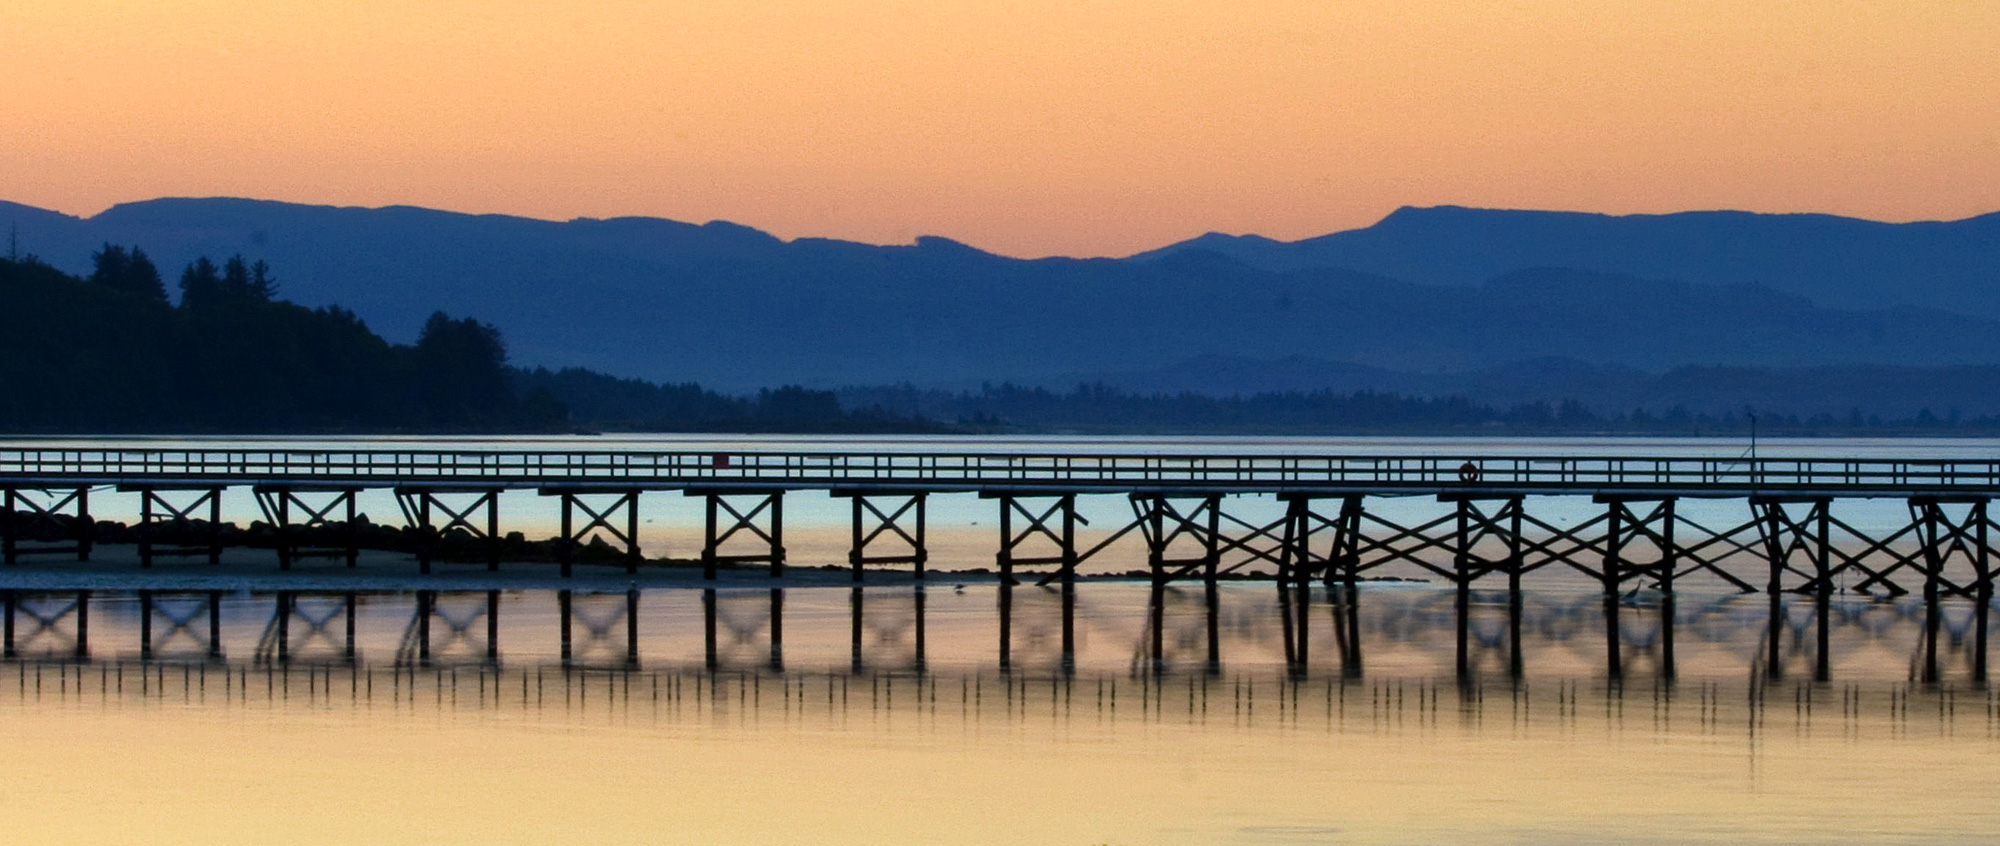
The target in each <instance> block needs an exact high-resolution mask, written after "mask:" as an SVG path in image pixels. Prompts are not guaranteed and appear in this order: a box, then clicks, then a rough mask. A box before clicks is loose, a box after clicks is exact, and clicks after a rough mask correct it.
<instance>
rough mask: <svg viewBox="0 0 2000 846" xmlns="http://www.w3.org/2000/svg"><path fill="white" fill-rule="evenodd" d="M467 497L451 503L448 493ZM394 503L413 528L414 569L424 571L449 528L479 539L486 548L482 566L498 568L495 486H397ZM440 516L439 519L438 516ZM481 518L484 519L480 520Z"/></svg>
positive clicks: (498, 542) (497, 523)
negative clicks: (471, 487) (467, 499)
mask: <svg viewBox="0 0 2000 846" xmlns="http://www.w3.org/2000/svg"><path fill="white" fill-rule="evenodd" d="M454 494H457V495H460V496H461V497H463V496H470V497H471V499H470V500H469V501H463V502H460V503H459V504H456V505H455V504H453V503H452V502H451V501H450V500H448V499H446V497H447V496H450V495H454ZM396 503H397V504H398V505H400V506H402V509H403V520H404V522H405V523H406V524H407V525H408V526H409V527H410V528H412V529H415V530H416V531H417V535H418V537H417V568H418V572H420V573H426V574H428V573H429V572H430V571H431V562H432V561H433V560H435V559H436V557H437V553H438V547H439V546H440V544H441V543H442V542H443V541H444V539H445V538H446V537H447V536H449V535H450V534H451V533H452V532H453V531H459V532H462V533H464V535H465V536H468V537H470V538H472V539H473V540H476V541H479V542H481V543H482V544H483V545H484V546H485V549H486V569H487V570H488V571H489V572H491V571H498V570H499V569H500V492H499V491H498V490H495V489H449V488H430V487H422V488H415V487H401V488H397V489H396ZM440 517H442V520H440V519H439V518H440ZM481 517H484V519H480V518H481Z"/></svg>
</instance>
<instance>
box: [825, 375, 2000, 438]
mask: <svg viewBox="0 0 2000 846" xmlns="http://www.w3.org/2000/svg"><path fill="white" fill-rule="evenodd" d="M839 394H840V398H841V401H842V402H843V403H845V404H847V405H848V406H849V407H866V408H871V409H875V410H876V412H877V413H880V414H886V415H902V416H908V417H917V418H924V419H930V420H937V421H948V422H949V424H950V425H953V426H955V427H957V428H959V429H960V430H962V431H975V432H1016V433H1037V432H1051V431H1060V432H1078V433H1104V434H1112V433H1158V434H1175V433H1187V434H1324V435H1335V434H1342V435H1407V434H1430V435H1464V436H1474V435H1548V434H1570V435H1579V434H1580V435H1589V434H1633V435H1690V436H1702V435H1726V436H1737V435H1747V434H1749V433H1750V432H1751V430H1752V429H1753V428H1755V429H1756V430H1757V431H1758V432H1759V433H1761V434H1765V435H1772V436H1786V435H1794V436H1846V435H2000V417H1995V416H1990V415H1981V416H1966V415H1961V414H1959V413H1958V412H1957V411H1954V410H1949V409H1947V410H1946V411H1945V412H1944V413H1942V414H1939V413H1936V412H1933V411H1931V410H1929V409H1922V410H1919V411H1918V412H1917V413H1916V414H1914V415H1911V416H1909V417H1905V418H1891V419H1885V418H1883V417H1882V416H1880V415H1864V414H1862V413H1861V412H1859V411H1851V412H1849V413H1848V414H1844V415H1834V414H1812V415H1801V414H1794V413H1783V412H1774V411H1759V410H1757V409H1755V408H1752V407H1747V406H1746V407H1744V408H1742V409H1739V410H1733V411H1723V412H1695V411H1690V410H1689V409H1688V408H1687V407H1686V406H1682V405H1675V406H1673V407H1670V408H1667V409H1665V410H1661V411H1649V410H1647V409H1644V408H1635V409H1632V410H1630V411H1626V412H1617V413H1604V412H1600V411H1596V410H1593V409H1592V408H1591V407H1590V406H1588V405H1586V404H1584V403H1582V402H1580V401H1577V400H1574V399H1566V400H1559V401H1555V402H1548V401H1536V402H1524V403H1518V404H1514V405H1510V406H1495V405H1488V404H1482V403H1477V402H1474V401H1472V400H1470V399H1467V398H1465V397H1463V396H1446V397H1422V396H1409V395H1403V394H1397V393H1392V392H1382V391H1371V390H1361V391H1353V392H1343V391H1333V390H1320V391H1281V392H1268V393H1257V394H1250V395H1243V396H1229V397H1215V396H1208V395H1205V394H1196V393H1133V392H1127V391H1123V390H1120V389H1118V388H1115V387H1112V386H1108V385H1104V384H1101V383H1086V384H1080V385H1077V386H1076V387H1074V388H1072V389H1070V390H1068V391H1056V390H1050V389H1048V388H1045V387H1035V386H1022V385H1014V384H1010V383H1003V384H1000V385H991V384H988V385H982V386H981V387H980V388H979V389H978V390H968V391H945V390H934V389H921V388H916V387H913V386H910V385H894V386H881V387H850V388H844V389H842V390H841V391H839Z"/></svg>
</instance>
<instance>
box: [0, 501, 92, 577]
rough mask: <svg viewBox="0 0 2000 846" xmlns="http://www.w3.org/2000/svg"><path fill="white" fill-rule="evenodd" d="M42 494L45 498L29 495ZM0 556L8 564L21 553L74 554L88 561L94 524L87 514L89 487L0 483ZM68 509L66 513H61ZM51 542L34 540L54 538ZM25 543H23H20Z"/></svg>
mask: <svg viewBox="0 0 2000 846" xmlns="http://www.w3.org/2000/svg"><path fill="white" fill-rule="evenodd" d="M28 491H35V492H37V493H40V494H42V495H43V498H44V499H46V501H42V500H38V499H37V498H36V497H33V496H29V495H28ZM0 501H4V506H5V507H4V508H0V557H4V560H5V561H6V563H7V564H8V565H9V566H12V565H14V564H17V563H19V562H20V559H21V556H24V555H75V556H76V560H78V561H89V560H90V549H91V544H92V541H93V533H94V530H95V529H96V524H95V523H93V522H92V521H91V517H90V488H89V487H88V486H84V485H74V486H68V487H63V486H51V487H32V488H31V487H23V486H17V485H5V486H0ZM64 512H69V513H64ZM57 539H60V540H59V542H58V543H56V544H54V545H50V544H46V543H44V544H40V545H35V543H34V542H36V541H45V540H57ZM24 542H26V545H24Z"/></svg>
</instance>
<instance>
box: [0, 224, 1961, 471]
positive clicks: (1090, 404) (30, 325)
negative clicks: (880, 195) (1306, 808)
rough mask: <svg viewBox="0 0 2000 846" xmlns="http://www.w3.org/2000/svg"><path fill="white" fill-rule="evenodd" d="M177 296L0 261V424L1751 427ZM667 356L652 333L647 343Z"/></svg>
mask: <svg viewBox="0 0 2000 846" xmlns="http://www.w3.org/2000/svg"><path fill="white" fill-rule="evenodd" d="M177 287H178V291H179V298H178V302H175V301H174V300H173V299H172V298H170V297H169V295H168V289H167V285H166V283H165V281H164V278H163V276H162V274H161V272H160V270H159V268H158V267H156V266H155V265H154V263H153V262H152V260H151V259H150V258H149V257H148V256H147V254H146V253H145V251H144V250H142V249H140V248H137V247H132V248H127V247H122V246H116V245H110V244H106V245H104V247H103V248H102V249H101V250H99V251H96V252H95V253H94V254H93V271H92V273H90V274H89V275H88V276H76V275H71V274H67V273H64V272H62V271H60V270H57V269H55V268H54V267H52V266H50V265H48V264H47V263H45V262H43V261H41V260H39V259H37V258H35V257H33V256H9V257H7V258H0V431H4V432H9V433H16V434H34V433H64V434H117V433H150V434H181V433H206V432H214V433H257V432H264V433H356V434H366V433H395V432H409V433H415V432H423V433H528V432H570V431H578V430H588V431H608V430H616V431H658V432H696V431H708V432H798V433H940V432H1047V431H1064V432H1101V433H1121V432H1129V433H1181V432H1185V433H1267V434H1277V433H1300V434H1322V433H1327V434H1330V433H1355V434H1391V433H1438V434H1502V433H1505V434H1541V433H1550V434H1553V433H1573V434H1581V433H1605V432H1618V433H1642V434H1711V433H1713V434H1724V433H1740V432H1743V431H1746V430H1747V429H1748V428H1749V427H1750V426H1751V420H1752V418H1751V414H1752V412H1751V410H1750V409H1747V408H1746V409H1744V411H1743V412H1742V413H1723V414H1712V413H1700V414H1697V413H1690V412H1688V411H1687V410H1686V409H1685V408H1681V407H1675V408H1668V409H1659V410H1647V409H1635V410H1633V411H1630V412H1623V413H1616V414H1605V413H1602V412H1600V411H1595V410H1593V409H1591V408H1590V407H1588V406H1586V405H1585V404H1583V403H1581V402H1578V401H1575V400H1562V399H1554V400H1537V401H1528V402H1522V403H1519V404H1516V405H1513V406H1510V407H1504V408H1502V407H1495V406H1492V405H1485V404H1480V403H1476V402H1473V401H1471V400H1468V399H1465V398H1464V397H1460V396H1443V397H1417V396H1404V395H1399V394H1395V393H1386V392H1378V391H1366V390H1364V391H1357V392H1352V393H1347V392H1339V391H1333V390H1322V391H1282V392H1269V393H1257V394H1251V395H1247V396H1228V397H1216V396H1206V395H1200V394H1194V393H1152V394H1146V393H1136V392H1128V391H1123V390H1119V389H1115V388H1110V387H1106V386H1103V385H1097V384H1083V385H1079V386H1078V387H1076V388H1075V389H1073V390H1069V391H1053V390H1049V389H1047V388H1044V387H1024V386H1018V385H1013V384H1002V385H999V386H993V385H986V386H982V387H981V388H980V389H978V390H965V391H946V390H936V389H919V388H915V387H912V386H909V385H892V386H878V387H866V386H862V387H850V388H844V389H841V390H839V391H823V390H809V389H806V388H802V387H797V386H786V387H779V388H774V389H765V390H761V391H758V392H757V393H756V394H754V395H747V396H730V395H725V394H721V393H718V392H715V391H711V390H706V389H704V388H702V387H701V386H700V385H698V384H694V383H685V384H656V383H652V382H647V381H643V380H638V379H627V378H619V377H616V376H611V375H606V374H603V373H598V372H594V371H590V370H583V369H577V368H567V369H562V370H558V371H551V370H548V369H546V368H540V367H537V368H535V369H532V370H529V369H524V368H518V367H512V366H510V365H509V364H508V362H507V352H506V344H505V342H504V341H503V339H502V337H501V334H500V331H499V330H498V329H496V328H494V327H493V326H490V325H487V324H484V323H481V322H479V321H478V320H476V319H473V318H470V317H466V318H453V317H450V316H448V315H446V314H444V313H443V312H436V313H433V314H432V315H431V317H430V318H429V320H428V321H426V322H425V323H424V325H423V328H422V332H421V334H420V336H419V337H418V339H417V341H416V343H415V344H413V345H408V346H406V345H401V344H393V343H390V342H388V341H386V340H384V339H383V338H381V337H380V336H378V335H376V334H375V333H374V332H372V331H370V330H369V328H368V327H367V326H366V325H365V324H364V323H363V322H362V321H361V320H360V319H359V318H358V317H357V316H356V315H355V314H354V313H353V312H351V311H348V310H345V309H342V308H340V307H337V306H327V307H322V308H317V309H311V308H306V307H303V306H299V305H295V304H292V303H289V302H285V301H283V300H282V299H279V298H278V293H279V291H280V289H281V284H280V280H279V277H277V276H276V275H275V274H274V272H273V271H272V269H271V268H270V267H268V266H267V265H266V264H265V263H264V262H262V261H257V262H246V261H245V260H244V259H243V258H242V257H241V256H235V257H231V258H228V259H226V260H224V261H223V262H222V263H221V264H219V265H218V264H217V263H215V262H214V261H212V260H210V259H209V258H206V257H204V258H201V259H199V260H197V261H194V262H192V263H190V264H188V265H187V266H186V267H185V268H183V269H182V270H181V271H180V274H179V278H178V286H177ZM672 342H673V341H672V338H671V334H670V333H663V338H662V341H661V343H667V344H671V343H672ZM1718 373H1719V374H1720V375H1723V376H1726V377H1727V378H1731V379H1735V380H1742V379H1744V378H1746V376H1747V377H1748V378H1755V377H1756V376H1757V375H1758V374H1757V373H1754V372H1748V371H1747V370H1746V369H1743V368H1734V369H1729V370H1728V371H1727V372H1726V373H1723V372H1722V371H1720V370H1718ZM1758 424H1759V425H1761V426H1762V427H1763V431H1765V432H1767V433H1770V434H1787V433H1789V434H1824V435H1845V434H2000V418H1995V417H1990V416H1980V417H1961V416H1960V415H1958V414H1957V413H1956V412H1952V411H1950V410H1949V409H1947V410H1945V411H1944V413H1943V414H1939V413H1933V412H1932V411H1930V410H1928V409H1925V410H1923V411H1920V412H1919V413H1917V414H1916V415H1914V416H1912V417H1909V418H1905V419H1883V418H1881V417H1880V416H1873V415H1863V414H1861V413H1859V412H1858V411H1857V412H1855V413H1852V414H1848V415H1830V414H1819V415H1814V416H1810V417H1802V416H1799V415H1787V414H1784V413H1782V412H1770V411H1767V412H1765V413H1763V414H1761V415H1759V418H1758Z"/></svg>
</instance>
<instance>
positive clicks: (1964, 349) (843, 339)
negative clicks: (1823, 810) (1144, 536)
mask: <svg viewBox="0 0 2000 846" xmlns="http://www.w3.org/2000/svg"><path fill="white" fill-rule="evenodd" d="M0 226H11V227H12V228H13V229H15V230H17V231H18V234H19V243H20V248H21V249H22V250H23V251H25V252H31V253H35V254H38V255H40V256H41V257H43V258H44V259H46V260H48V261H50V262H51V263H53V264H55V265H56V266H58V267H60V268H62V269H65V270H69V271H73V272H85V271H87V270H88V267H89V255H90V252H91V251H92V250H94V249H96V248H98V246H99V245H101V244H103V243H105V242H112V243H118V244H129V245H138V246H141V247H143V248H145V249H146V250H147V251H149V252H150V253H151V254H152V255H153V256H154V258H155V259H156V260H157V261H158V263H159V264H160V266H161V268H162V269H163V271H165V272H166V274H167V275H168V277H169V285H170V286H171V284H172V280H173V278H174V277H175V276H177V274H178V269H179V268H180V267H181V266H182V265H183V264H185V263H186V262H188V261H190V260H192V259H193V258H195V257H196V256H198V255H209V256H211V257H215V258H218V259H220V258H222V257H226V256H228V255H231V254H236V253H241V254H243V255H244V256H246V257H247V258H250V259H252V260H255V259H264V260H267V261H269V262H270V264H271V266H272V267H273V268H274V269H275V271H276V273H277V276H278V281H279V284H280V290H279V294H280V296H282V297H284V298H286V299H290V300H292V301H295V302H299V303H302V304H306V305H324V304H339V305H343V306H346V307H348V308H351V309H353V310H354V311H355V312H357V313H358V314H359V315H360V316H361V317H362V318H363V319H365V320H366V321H367V322H368V323H369V325H370V326H371V327H373V328H374V329H376V330H377V331H380V332H382V333H383V334H384V335H386V336H387V337H389V338H390V339H392V340H398V341H408V340H411V339H413V338H414V337H415V335H416V331H417V327H418V326H419V325H420V324H421V322H422V321H423V320H424V318H425V317H426V316H428V315H429V314H430V313H431V312H432V311H433V310H436V309H443V310H445V311H448V312H450V313H451V314H453V315H455V316H464V315H470V316H475V317H478V318H479V319H481V320H484V321H487V322H490V323H493V324H495V325H497V326H499V327H500V328H501V329H502V330H503V331H504V332H505V334H506V337H507V339H508V341H509V344H510V347H511V350H512V353H513V361H514V362H515V363H517V364H522V365H528V366H534V365H547V366H550V367H561V366H572V365H573V366H582V367H589V368H592V369H595V370H599V371H602V372H605V373H611V374H616V375H620V376H635V377H641V378H647V379H653V380H661V381H673V382H682V381H699V382H701V383H702V384H704V385H707V386H710V387H715V388H721V389H726V390H743V389H751V388H757V387H763V386H770V385H777V384H784V383H801V384H805V385H809V386H817V387H837V386H843V385H855V384H880V383H900V382H909V383H913V384H918V385H962V384H967V383H976V382H977V381H979V380H994V381H998V380H1004V379H1026V378H1031V377H1039V376H1047V375H1048V374H1076V373H1136V372H1143V371H1147V370H1152V369H1158V368H1162V367H1167V366H1169V365H1172V364H1174V363H1177V362H1183V361H1187V360H1190V359H1202V358H1203V357H1212V358H1214V359H1216V360H1223V359H1231V360H1239V361H1262V362H1277V361H1283V360H1286V359H1288V358H1291V357H1303V358H1309V359H1313V360H1318V361H1338V362H1345V363H1346V365H1347V366H1349V367H1352V368H1359V369H1360V371H1363V372H1368V371H1381V372H1393V373H1402V374H1412V373H1415V374H1438V373H1447V374H1448V373H1473V372H1484V371H1487V370H1490V369H1491V368H1493V367H1494V366H1495V365H1497V364H1501V363H1506V362H1517V361H1523V360H1535V359H1551V358H1556V359H1566V360H1570V361H1574V362H1579V363H1581V364H1583V365H1585V366H1587V367H1591V368H1614V369H1617V368H1622V369H1627V370H1635V371H1644V372H1650V373H1661V372H1665V371H1667V370H1670V369H1673V368H1677V367H1686V366H1694V365H1707V366H1713V365H1728V366H1788V367H1820V366H1832V365H1841V366H1848V365H1855V366H1862V365H1866V366H1895V367H1935V366H1958V365H1985V364H1993V363H2000V305H1996V304H1995V303H1994V302H1993V301H1994V300H1996V298H2000V285H1995V284H1993V279H1992V274H1993V272H1994V268H1995V263H1994V261H1993V258H1992V256H1993V252H1992V251H1993V250H1994V249H1995V247H1994V246H1993V245H1994V243H1995V242H1996V239H1994V238H1992V237H1989V236H1990V234H1991V233H1992V232H1993V231H1994V230H1995V229H1996V228H2000V218H1994V217H1991V216H1989V217H1987V218H1978V219H1975V220H1972V221H1962V222H1959V223H1952V224H1910V225H1900V226H1892V225H1888V224H1875V223H1867V222H1865V221H1850V220H1842V219H1839V218H1821V217H1778V218H1772V217H1768V216H1759V215H1740V214H1728V213H1717V214H1697V215H1685V216H1683V215H1672V216H1666V217H1662V218H1604V217H1600V216H1593V215H1563V214H1546V213H1530V212H1479V211H1472V210H1463V209H1459V210H1449V209H1447V210H1411V211H1406V212H1399V213H1398V214H1396V215H1392V216H1391V217H1390V219H1388V220H1385V221H1384V222H1383V223H1382V224H1378V225H1377V226H1376V227H1371V228H1370V229H1367V230H1358V231H1356V232H1350V233H1340V234H1337V235H1331V236H1326V238H1323V239H1314V240H1313V241H1306V242H1299V243H1297V244H1290V245H1285V244H1277V243H1275V242H1267V241H1259V240H1254V239H1224V238H1207V239H1201V240H1200V241H1199V242H1198V244H1195V245H1182V246H1181V247H1179V248H1177V249H1170V250H1168V251H1165V252H1163V253H1160V254H1157V255H1149V256H1145V257H1142V258H1138V259H1135V260H1118V259H1066V258H1053V259H1039V260H1018V259H1011V258H1004V257H1000V256H995V255H991V254H988V253H984V252H981V251H979V250H976V249H973V248H970V247H967V246H965V245H963V244H958V243H956V242H952V241H949V240H945V239H940V238H923V239H919V240H918V241H917V243H915V244H912V245H904V246H876V245H869V244H859V243H852V242H845V241H834V240H823V239H799V240H794V241H783V240H780V239H777V238H774V237H772V236H770V235H768V234H765V233H762V232H759V231H756V230H753V229H749V228H747V227H742V226H738V225H734V224H729V223H720V222H717V223H708V224H702V225H695V224H688V223H679V222H675V221H668V220H658V219H650V218H626V219H614V220H588V219H585V220H574V221H568V222H551V221H540V220H530V219H525V218H516V217H505V216H491V215H466V214H456V213H450V212H441V211H431V210H425V209H416V208H402V207H394V208H383V209H360V208H333V207H325V206H303V205H293V204H286V203H275V202H263V201H251V200H232V199H209V200H191V199H170V200H154V201H148V202H142V203H132V204H127V205H122V206H118V207H116V208H113V209H111V210H108V211H106V212H104V213H103V214H100V215H97V216H96V217H93V218H89V219H79V218H74V217H68V216H64V215H59V214H55V213H51V212H47V211H42V210H38V209H31V208H27V207H23V206H15V205H8V204H0ZM1731 227H1738V228H1737V229H1733V230H1732V229H1731ZM1732 232H1733V233H1734V234H1731V233H1732ZM1565 233H1569V234H1565ZM1663 233H1665V234H1663ZM1675 233H1679V234H1675ZM1702 233H1707V234H1705V235H1704V234H1702ZM1981 233H1988V234H1984V235H1983V234H1981ZM1621 238H1624V239H1626V240H1627V241H1629V247H1626V246H1620V245H1621V243H1625V242H1621V241H1620V239H1621ZM1702 238H1706V239H1708V240H1706V241H1701V239H1702ZM1689 239H1694V240H1692V241H1691V240H1689ZM1697 241H1699V242H1700V243H1702V244H1708V246H1706V247H1702V246H1699V245H1698V244H1696V242H1697ZM1691 244H1694V246H1690V245H1691ZM1815 244H1817V245H1818V246H1817V247H1816V248H1815V247H1814V246H1813V245H1815ZM1871 244H1872V245H1875V246H1873V247H1870V246H1869V245H1871ZM1482 245H1484V246H1482ZM1196 247H1199V248H1198V249H1197V248H1196ZM1871 250H1872V251H1871ZM1621 256H1623V257H1624V262H1625V263H1624V264H1622V265H1620V264H1619V263H1618V262H1617V261H1614V259H1619V258H1620V257H1621ZM1703 256H1706V258H1703ZM1785 257H1791V258H1785ZM1982 257H1983V258H1982ZM1794 259H1795V260H1796V262H1797V263H1798V266H1797V267H1794V266H1793V264H1792V261H1793V260H1794ZM1899 262H1901V263H1902V266H1904V267H1906V268H1907V270H1906V271H1905V272H1901V273H1900V274H1891V273H1890V270H1889V269H1890V268H1893V267H1896V266H1898V263H1899ZM1614 265H1615V266H1614ZM1802 268H1803V269H1802ZM1841 268H1847V269H1848V271H1850V272H1846V275H1841V274H1840V273H1836V272H1835V271H1836V270H1840V269H1841ZM1982 274H1983V275H1982ZM1891 275H1894V278H1895V280H1896V284H1890V283H1889V282H1888V281H1885V280H1886V279H1888V278H1889V276H1891ZM1815 286H1817V287H1815ZM1974 294H1977V296H1974ZM1238 378H1241V379H1243V380H1246V381H1249V380H1251V379H1252V376H1251V375H1249V374H1243V375H1241V376H1240V377H1238ZM1538 378H1539V377H1538ZM1572 381H1577V380H1572ZM1581 381H1582V382H1586V383H1587V382H1589V381H1590V380H1589V379H1581ZM1600 381H1601V380H1600Z"/></svg>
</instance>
